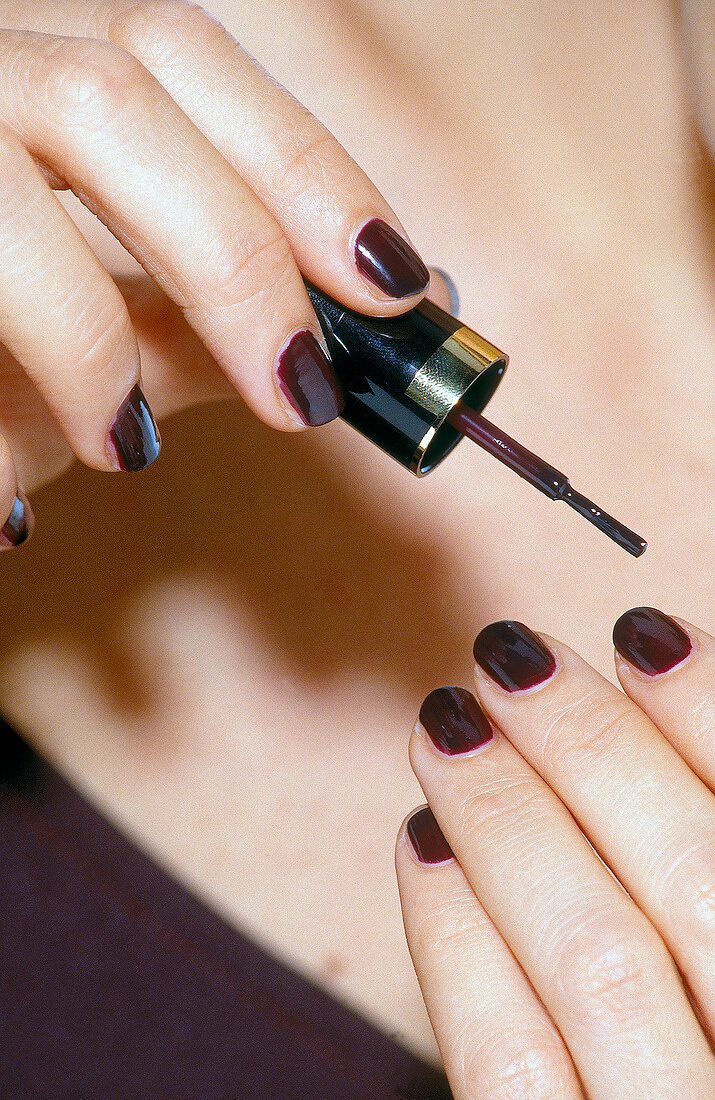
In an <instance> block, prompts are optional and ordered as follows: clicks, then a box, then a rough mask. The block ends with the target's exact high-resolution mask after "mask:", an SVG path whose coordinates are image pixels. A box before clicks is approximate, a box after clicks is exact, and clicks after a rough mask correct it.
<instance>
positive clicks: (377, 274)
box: [355, 218, 430, 298]
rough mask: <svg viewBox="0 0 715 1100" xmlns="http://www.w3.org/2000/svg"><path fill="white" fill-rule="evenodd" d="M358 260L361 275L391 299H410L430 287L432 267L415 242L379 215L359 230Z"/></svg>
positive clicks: (356, 243) (356, 241) (357, 239)
mask: <svg viewBox="0 0 715 1100" xmlns="http://www.w3.org/2000/svg"><path fill="white" fill-rule="evenodd" d="M355 263H356V265H357V269H358V271H359V272H360V273H361V275H364V276H365V278H366V279H369V280H370V282H371V283H374V284H375V286H376V287H378V288H379V289H380V290H381V291H382V293H383V294H388V295H389V296H390V298H408V297H410V295H412V294H420V293H421V292H422V291H424V290H426V289H427V287H428V286H429V277H430V276H429V270H428V269H427V268H426V267H425V265H424V264H423V263H422V260H421V259H420V258H419V256H418V255H417V253H416V252H415V250H414V248H413V247H412V245H410V244H408V243H407V241H406V240H405V239H404V237H401V236H400V234H399V233H397V232H395V230H394V229H393V228H392V226H391V225H388V224H387V222H383V221H381V220H380V218H373V220H372V221H369V222H367V224H366V225H364V226H363V227H362V229H361V230H360V232H359V233H358V235H357V237H356V239H355Z"/></svg>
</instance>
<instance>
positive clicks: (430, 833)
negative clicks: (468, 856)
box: [407, 806, 454, 863]
mask: <svg viewBox="0 0 715 1100" xmlns="http://www.w3.org/2000/svg"><path fill="white" fill-rule="evenodd" d="M407 835H408V836H409V838H410V843H411V844H412V848H413V849H414V852H415V855H416V856H417V858H418V860H419V861H420V863H446V861H447V860H448V859H454V853H453V852H452V849H451V848H450V846H449V844H448V843H447V841H446V840H445V839H444V834H443V833H442V830H441V829H440V827H439V825H438V824H437V822H436V821H435V817H434V814H433V813H432V811H431V810H430V808H429V806H423V807H422V809H421V810H416V811H415V813H413V815H412V817H411V818H410V820H409V821H408V822H407Z"/></svg>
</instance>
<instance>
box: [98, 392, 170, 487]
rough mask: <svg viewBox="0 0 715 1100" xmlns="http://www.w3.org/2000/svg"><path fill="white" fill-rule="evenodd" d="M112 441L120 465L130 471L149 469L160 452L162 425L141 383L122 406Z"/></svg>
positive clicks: (116, 418) (112, 430)
mask: <svg viewBox="0 0 715 1100" xmlns="http://www.w3.org/2000/svg"><path fill="white" fill-rule="evenodd" d="M109 441H110V444H111V446H112V447H113V449H114V453H115V455H116V456H117V462H118V463H119V468H120V469H121V470H124V471H125V472H127V473H137V472H138V471H139V470H144V469H146V467H147V466H150V465H151V463H152V462H153V461H154V459H155V458H156V457H157V455H158V454H159V448H160V447H161V437H160V435H159V429H158V428H157V426H156V422H155V420H154V417H153V416H152V413H151V409H150V408H149V405H148V403H147V399H146V397H145V396H144V393H143V392H142V388H141V386H139V385H137V386H135V387H134V389H133V390H131V391H130V392H129V393H128V394H127V396H126V398H125V399H124V401H123V402H122V404H121V405H120V406H119V410H118V412H117V415H116V417H115V418H114V423H113V424H112V427H111V428H110V430H109Z"/></svg>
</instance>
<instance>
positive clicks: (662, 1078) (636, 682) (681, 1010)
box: [396, 607, 715, 1100]
mask: <svg viewBox="0 0 715 1100" xmlns="http://www.w3.org/2000/svg"><path fill="white" fill-rule="evenodd" d="M613 640H614V644H615V649H616V669H617V673H618V677H619V679H620V682H621V685H622V687H623V690H624V692H625V695H624V694H623V693H622V692H620V691H618V690H617V689H616V688H615V687H613V686H612V685H611V684H610V683H609V682H608V681H606V680H604V679H603V678H602V677H601V676H600V675H599V674H598V673H596V672H595V671H594V670H593V669H592V668H590V667H589V666H588V665H587V664H586V663H585V662H584V661H582V660H581V659H580V658H579V657H578V656H577V654H575V653H574V652H572V651H571V650H570V649H568V648H567V647H566V646H564V645H562V644H560V643H559V642H556V641H554V640H553V639H552V638H549V637H546V636H539V635H536V634H534V633H533V632H532V631H531V630H530V629H529V628H528V627H526V626H524V625H523V624H521V623H517V622H498V623H493V624H492V625H491V626H487V627H486V628H485V629H484V630H482V632H481V633H480V634H479V636H478V637H477V640H476V642H475V645H474V656H475V659H476V696H475V695H473V694H471V693H470V692H469V691H466V690H465V689H462V688H456V687H445V688H438V689H437V690H436V691H433V692H432V693H431V694H430V695H429V696H428V697H427V699H426V700H425V702H424V703H423V705H422V708H421V711H420V716H419V721H418V723H417V725H416V728H415V732H414V735H413V737H412V740H411V742H410V759H411V763H412V767H413V770H414V772H415V774H416V775H417V778H418V779H419V782H420V784H421V786H422V789H423V791H424V793H425V797H426V799H427V802H428V805H427V806H425V807H423V808H422V809H418V810H417V811H416V812H414V813H413V814H411V815H410V817H409V818H408V819H407V821H406V822H405V824H404V825H403V827H402V829H401V830H400V834H399V837H398V843H397V853H396V863H397V874H398V881H399V888H400V897H401V901H402V909H403V916H404V922H405V929H406V932H407V940H408V944H409V948H410V952H411V955H412V959H413V962H414V965H415V968H416V971H417V976H418V978H419V981H420V985H421V987H422V992H423V995H424V999H425V1003H426V1005H427V1009H428V1012H429V1015H430V1019H431V1022H432V1025H433V1028H434V1031H435V1034H436V1037H437V1041H438V1043H439V1047H440V1050H441V1053H442V1056H443V1060H444V1064H445V1068H446V1071H447V1075H448V1077H449V1081H450V1085H451V1088H452V1090H453V1094H454V1097H455V1100H493V1098H496V1097H499V1098H503V1100H507V1098H514V1100H516V1098H517V1097H518V1098H524V1100H526V1098H528V1100H542V1098H543V1100H546V1098H547V1097H549V1098H553V1097H559V1100H572V1098H574V1100H575V1098H576V1097H584V1096H586V1097H588V1098H589V1100H624V1098H625V1097H627V1098H628V1100H660V1098H663V1100H665V1098H666V1097H668V1098H669V1097H675V1096H678V1097H688V1100H709V1098H710V1097H712V1096H715V1058H714V1057H713V1050H712V1048H711V1046H710V1044H711V1043H712V1041H713V1039H714V1038H715V981H714V978H715V798H713V793H712V792H713V786H715V640H714V639H713V638H712V637H710V636H709V635H707V634H705V633H703V632H702V631H700V630H698V629H696V628H695V627H693V626H691V625H690V624H688V623H685V622H682V621H676V620H674V619H671V618H670V617H668V616H667V615H664V614H663V613H662V612H660V611H657V610H655V609H654V608H649V607H639V608H634V609H633V610H631V611H628V612H626V613H625V614H624V615H622V616H621V617H620V619H619V620H618V622H617V623H616V626H615V628H614V632H613Z"/></svg>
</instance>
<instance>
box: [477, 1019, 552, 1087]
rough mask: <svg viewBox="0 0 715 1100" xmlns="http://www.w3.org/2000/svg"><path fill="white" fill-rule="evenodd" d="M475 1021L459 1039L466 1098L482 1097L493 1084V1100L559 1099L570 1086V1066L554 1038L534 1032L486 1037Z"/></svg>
mask: <svg viewBox="0 0 715 1100" xmlns="http://www.w3.org/2000/svg"><path fill="white" fill-rule="evenodd" d="M481 1024H482V1022H481V1021H479V1020H476V1021H473V1022H472V1024H471V1025H470V1027H468V1028H465V1029H464V1030H463V1031H462V1033H461V1035H460V1036H459V1056H458V1057H459V1062H458V1065H459V1066H460V1068H461V1073H460V1076H461V1079H462V1081H463V1084H464V1094H465V1096H481V1095H483V1094H484V1089H485V1085H486V1084H488V1085H489V1096H490V1097H491V1098H493V1100H557V1097H562V1096H563V1095H564V1093H565V1089H566V1087H568V1083H569V1082H568V1067H567V1066H566V1065H565V1064H564V1058H563V1055H562V1052H561V1050H560V1049H559V1047H558V1046H557V1044H556V1042H555V1040H554V1036H553V1035H552V1034H550V1033H547V1034H545V1035H543V1036H541V1035H539V1034H538V1032H535V1031H531V1032H529V1033H528V1034H522V1033H521V1032H519V1031H517V1030H515V1031H512V1032H502V1033H499V1034H495V1033H492V1034H491V1035H490V1036H489V1037H488V1038H487V1039H484V1037H483V1033H482V1032H483V1028H482V1027H481V1026H479V1025H481Z"/></svg>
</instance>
